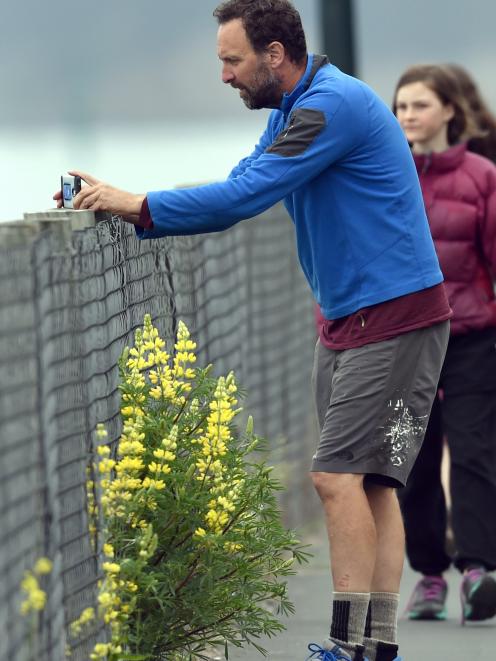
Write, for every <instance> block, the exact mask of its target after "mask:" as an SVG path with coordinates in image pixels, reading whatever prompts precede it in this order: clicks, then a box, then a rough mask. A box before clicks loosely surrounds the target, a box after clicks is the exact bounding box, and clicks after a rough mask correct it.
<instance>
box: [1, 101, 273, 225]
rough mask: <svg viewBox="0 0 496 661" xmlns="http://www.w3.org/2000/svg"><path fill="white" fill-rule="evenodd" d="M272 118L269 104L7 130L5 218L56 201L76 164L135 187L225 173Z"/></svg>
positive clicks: (121, 185)
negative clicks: (218, 113) (187, 118)
mask: <svg viewBox="0 0 496 661" xmlns="http://www.w3.org/2000/svg"><path fill="white" fill-rule="evenodd" d="M266 119H267V114H266V113H265V112H264V111H261V112H259V113H256V114H255V117H249V118H247V119H246V120H244V121H243V120H237V121H236V122H234V121H222V122H220V121H219V122H210V123H198V122H196V123H193V122H179V121H176V122H173V123H171V122H169V121H164V122H163V123H160V124H156V125H150V124H146V125H143V126H141V125H136V124H133V125H117V126H94V127H86V128H80V127H74V128H72V129H71V128H68V127H52V128H44V129H38V130H35V129H27V130H21V129H17V128H16V129H10V130H7V129H0V182H1V185H2V195H1V198H0V221H1V222H3V221H8V220H19V219H22V217H23V214H24V213H25V212H32V211H45V210H47V209H50V208H52V207H53V206H54V203H53V201H52V199H51V198H52V195H53V193H54V192H55V191H56V190H57V188H58V187H59V186H60V175H61V174H64V173H66V172H67V170H70V169H78V170H82V171H84V172H88V173H90V174H92V175H94V176H96V177H97V178H99V179H102V180H103V181H108V182H109V183H111V184H112V185H114V186H117V187H118V188H122V189H124V190H129V191H132V192H135V193H141V192H147V191H152V190H162V189H165V188H172V187H174V186H177V185H183V184H194V183H204V182H207V181H215V180H221V179H224V178H225V177H226V176H227V174H229V172H230V170H231V169H232V167H233V166H234V165H236V164H237V163H238V161H239V160H240V159H241V158H243V157H244V156H246V155H247V154H249V153H251V151H252V149H253V147H254V146H255V144H256V143H257V142H258V138H259V137H260V134H261V133H262V131H263V129H264V126H265V122H266Z"/></svg>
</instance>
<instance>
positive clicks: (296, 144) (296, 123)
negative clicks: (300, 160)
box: [266, 108, 326, 156]
mask: <svg viewBox="0 0 496 661" xmlns="http://www.w3.org/2000/svg"><path fill="white" fill-rule="evenodd" d="M325 124H326V122H325V116H324V113H323V112H322V111H320V110H312V109H310V108H297V109H296V110H294V111H293V112H292V113H291V115H290V120H289V124H288V125H287V126H286V128H285V129H283V130H282V131H281V133H279V135H278V136H277V138H276V139H275V140H274V142H273V143H272V144H271V145H270V147H268V148H267V149H266V153H267V154H278V155H279V156H298V155H299V154H303V152H305V151H306V149H307V148H308V147H309V146H310V145H311V144H312V142H313V141H314V139H315V138H316V137H317V136H318V134H319V133H320V132H321V131H322V129H323V128H324V127H325Z"/></svg>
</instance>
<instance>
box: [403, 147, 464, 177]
mask: <svg viewBox="0 0 496 661" xmlns="http://www.w3.org/2000/svg"><path fill="white" fill-rule="evenodd" d="M466 152H467V144H466V143H465V142H462V143H460V144H459V145H454V146H453V147H450V148H449V149H446V150H445V151H441V152H431V153H430V154H413V158H414V160H415V165H416V166H417V172H419V173H424V172H449V171H450V170H455V169H456V168H457V167H459V165H460V164H461V163H462V161H463V159H464V158H465V154H466Z"/></svg>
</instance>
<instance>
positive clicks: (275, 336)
mask: <svg viewBox="0 0 496 661" xmlns="http://www.w3.org/2000/svg"><path fill="white" fill-rule="evenodd" d="M61 214H65V215H61ZM88 216H91V218H90V223H89V224H90V225H94V226H92V227H86V228H84V229H80V230H77V229H76V230H74V226H75V223H76V220H75V219H76V218H78V219H81V218H82V216H81V215H78V214H72V215H69V214H67V212H56V211H55V212H52V213H51V214H40V217H43V222H42V223H41V225H40V223H38V224H36V223H33V222H18V223H12V224H10V223H9V224H5V225H2V226H0V238H1V242H0V278H1V282H2V286H1V288H0V447H1V453H2V460H1V462H0V494H1V501H0V526H1V530H2V534H1V538H0V592H1V599H0V659H1V661H31V660H33V661H34V659H36V661H62V660H63V659H64V658H65V655H66V652H67V647H69V648H70V651H71V656H70V658H71V659H73V660H74V661H86V660H87V659H89V655H90V652H91V650H92V648H93V646H94V644H95V641H96V640H97V638H98V634H99V632H98V631H94V630H93V631H91V633H90V635H88V636H87V638H86V639H84V638H83V639H78V641H77V643H74V641H71V640H70V636H69V633H68V630H69V623H70V622H71V621H73V620H74V619H75V618H76V617H78V616H79V614H80V612H81V611H82V610H83V608H85V607H87V606H91V605H94V603H95V595H96V582H97V580H98V558H96V557H95V555H94V552H93V550H92V548H91V544H90V539H89V536H88V521H87V514H86V495H85V485H86V479H87V474H86V471H87V468H88V465H89V457H90V454H91V449H92V442H93V432H94V430H95V427H96V424H97V423H98V422H103V423H105V425H106V426H107V429H108V432H109V436H110V437H111V439H114V440H116V439H117V438H118V437H119V433H120V416H119V409H120V401H119V394H118V389H117V385H118V368H117V360H118V358H119V356H120V354H121V352H122V350H123V348H124V347H125V346H126V345H130V344H131V343H132V339H133V333H134V331H135V329H136V328H137V327H138V326H140V325H142V323H143V318H144V315H145V314H146V313H150V314H151V316H152V319H153V322H154V324H155V325H156V326H157V327H158V329H159V332H160V334H161V336H162V337H163V338H164V339H165V340H166V342H167V343H168V345H169V346H170V344H171V342H172V341H173V338H174V337H175V332H176V328H177V323H178V320H179V319H182V320H183V321H184V322H185V323H186V324H187V325H188V327H189V329H190V331H191V334H192V336H193V337H194V339H195V340H196V341H197V343H198V364H199V365H205V364H208V363H213V364H214V370H215V372H216V373H218V374H222V373H227V372H228V371H230V370H234V371H235V373H236V376H237V379H238V382H239V383H240V384H241V386H242V388H243V389H245V390H246V391H247V399H246V400H245V402H244V406H245V409H246V410H247V411H249V412H250V414H252V415H253V417H254V420H255V430H256V431H257V433H258V434H260V435H262V436H265V437H266V438H268V439H270V447H271V451H270V457H269V460H270V461H271V463H275V464H276V465H277V466H278V470H279V476H280V477H281V479H282V480H283V481H284V483H285V485H286V490H285V492H284V494H283V496H282V500H281V505H282V507H283V511H284V514H285V517H286V520H287V521H288V523H289V524H291V525H295V524H298V523H299V522H301V521H303V520H304V519H306V518H308V516H311V514H312V512H309V510H311V509H313V508H314V507H315V501H314V500H312V498H309V483H308V480H307V477H306V473H307V470H308V466H309V463H310V458H311V454H312V451H313V445H314V438H313V432H312V423H311V420H312V404H311V397H310V391H309V390H310V389H309V386H310V371H311V365H312V357H313V347H314V343H315V332H314V327H313V313H312V301H311V296H310V293H309V290H308V287H307V284H306V282H305V281H304V278H303V276H302V274H301V272H300V269H299V266H298V264H297V258H296V255H295V247H294V236H293V227H292V224H291V222H290V221H289V219H288V218H287V215H286V213H285V211H284V209H283V207H282V206H281V205H278V206H276V207H274V208H273V209H271V210H269V211H268V212H266V213H265V214H263V215H262V216H261V217H260V218H259V219H257V220H256V222H244V223H240V224H239V225H237V226H236V227H234V228H232V229H231V230H229V231H227V232H224V233H222V234H215V235H207V236H193V237H174V238H163V239H160V240H155V241H143V242H140V241H138V240H137V239H136V237H135V235H134V230H133V229H132V228H131V227H130V226H128V225H126V224H124V223H122V222H120V221H119V220H117V219H105V220H103V221H101V222H98V223H97V224H96V225H95V224H94V217H93V214H89V212H86V217H88ZM35 219H36V217H35V216H32V217H31V218H28V221H29V220H35ZM71 219H72V224H71ZM84 224H85V223H82V225H83V226H84ZM76 226H77V223H76ZM41 556H47V557H49V558H50V559H52V561H53V563H54V566H53V570H52V572H51V574H50V575H49V576H48V577H47V582H46V586H45V587H46V591H47V594H48V600H47V605H46V608H45V609H44V611H43V612H42V613H41V615H39V616H38V615H37V614H36V615H35V616H34V618H31V616H27V617H22V616H21V615H20V614H19V607H20V603H21V601H22V595H21V593H20V582H21V580H22V577H23V573H24V571H25V570H27V569H30V568H31V567H32V566H33V564H34V562H35V561H36V559H37V558H39V557H41Z"/></svg>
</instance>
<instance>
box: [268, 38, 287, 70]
mask: <svg viewBox="0 0 496 661" xmlns="http://www.w3.org/2000/svg"><path fill="white" fill-rule="evenodd" d="M265 52H266V53H267V56H268V64H269V66H270V67H272V68H273V69H277V68H278V67H279V66H281V64H282V63H283V61H284V58H285V56H286V50H285V48H284V46H283V45H282V44H281V42H280V41H272V42H271V43H270V44H269V45H268V46H267V49H266V51H265Z"/></svg>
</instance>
